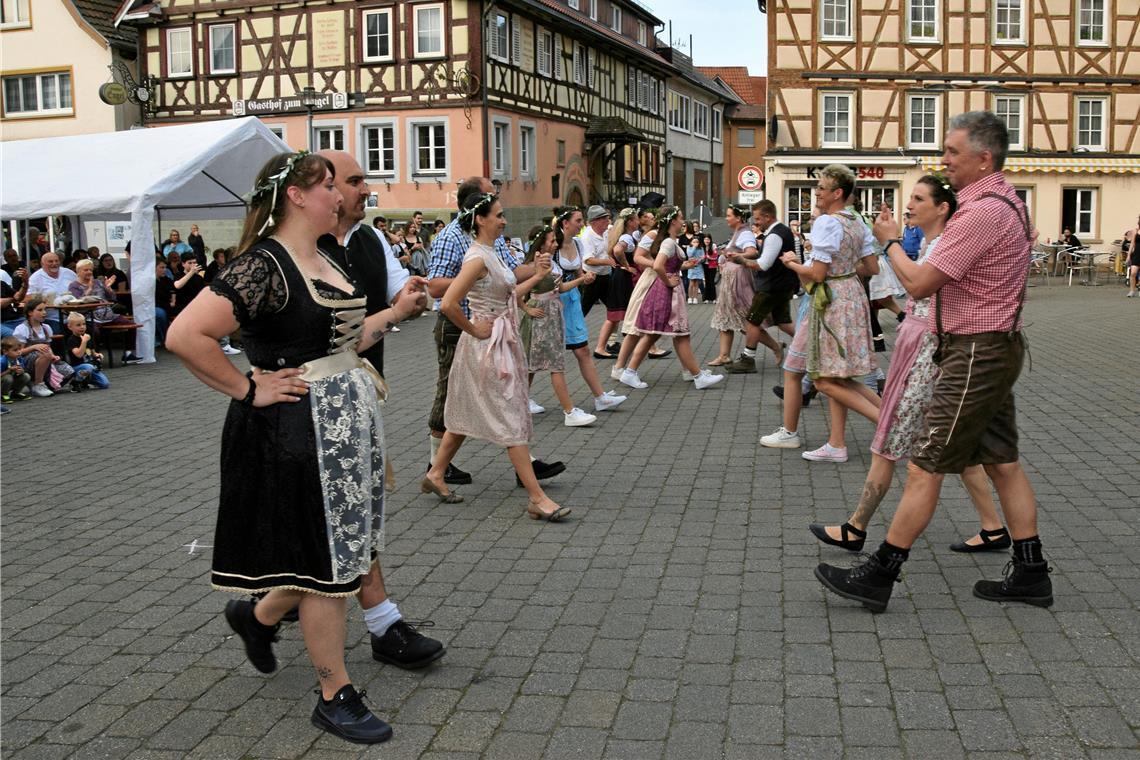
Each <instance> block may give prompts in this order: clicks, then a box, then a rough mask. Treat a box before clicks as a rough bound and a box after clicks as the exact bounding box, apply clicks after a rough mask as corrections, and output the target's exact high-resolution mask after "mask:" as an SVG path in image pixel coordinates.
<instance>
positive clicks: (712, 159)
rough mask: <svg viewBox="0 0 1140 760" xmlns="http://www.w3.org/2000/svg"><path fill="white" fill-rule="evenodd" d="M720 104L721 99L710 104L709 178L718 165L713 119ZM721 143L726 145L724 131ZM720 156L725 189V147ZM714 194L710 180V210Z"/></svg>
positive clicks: (722, 187) (721, 178)
mask: <svg viewBox="0 0 1140 760" xmlns="http://www.w3.org/2000/svg"><path fill="white" fill-rule="evenodd" d="M718 104H719V101H713V104H712V105H711V106H709V123H708V133H709V178H710V180H711V178H712V173H713V171H712V170H713V167H714V166H716V140H714V139H713V128H712V119H713V115H714V114H715V113H716V107H717V105H718ZM721 114H722V115H723V114H724V109H723V108H722V109H721ZM720 144H721V145H722V146H723V145H724V132H723V131H722V132H721V133H720ZM720 156H721V158H720V184H721V190H723V189H724V151H723V149H722V150H721V154H720ZM712 196H713V194H712V184H711V182H710V184H709V204H708V205H709V209H710V210H712Z"/></svg>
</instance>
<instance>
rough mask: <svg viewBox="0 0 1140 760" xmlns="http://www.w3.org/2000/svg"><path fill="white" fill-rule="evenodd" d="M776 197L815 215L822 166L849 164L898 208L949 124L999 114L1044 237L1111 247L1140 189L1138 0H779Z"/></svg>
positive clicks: (772, 65)
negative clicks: (1065, 235) (1071, 235)
mask: <svg viewBox="0 0 1140 760" xmlns="http://www.w3.org/2000/svg"><path fill="white" fill-rule="evenodd" d="M768 13H769V24H768V41H769V48H768V49H769V53H768V55H769V66H768V68H769V100H768V112H769V137H770V140H769V149H768V154H767V157H766V161H765V163H766V169H767V172H766V173H767V192H768V196H769V197H770V198H772V199H773V200H776V202H777V205H778V206H780V208H781V212H782V213H783V214H784V216H785V217H786V218H799V219H804V220H806V219H807V218H808V216H809V215H810V210H811V204H812V198H811V189H812V187H813V186H814V184H815V181H814V172H815V170H816V169H817V168H818V167H821V166H823V165H825V164H828V163H832V162H839V163H845V164H848V165H850V166H852V167H853V168H855V169H856V170H857V173H858V175H859V177H860V185H861V189H860V191H859V192H860V199H861V201H862V203H863V206H864V208H865V209H874V208H877V207H878V206H879V204H881V203H884V202H885V203H886V204H887V205H888V206H890V207H892V208H893V209H894V211H895V212H896V213H898V212H899V211H900V210H901V209H902V208H903V207H904V206H905V197H904V195H903V194H904V193H906V192H909V190H910V188H911V187H912V186H913V184H914V182H915V180H917V179H918V178H919V177H920V176H921V175H922V173H924V172H925V171H928V170H931V169H936V168H938V167H939V166H940V165H941V142H942V138H943V136H944V134H945V131H946V126H947V124H948V122H949V119H950V118H951V117H952V116H953V115H955V114H957V113H962V112H965V111H970V110H979V109H988V110H992V111H994V112H996V113H998V114H999V115H1001V116H1002V117H1003V118H1004V119H1005V120H1006V122H1007V124H1008V126H1009V129H1010V135H1011V141H1012V145H1011V152H1010V157H1009V160H1008V161H1007V162H1006V173H1007V176H1008V177H1009V179H1010V181H1011V182H1012V183H1013V184H1014V185H1015V186H1016V187H1017V188H1018V190H1019V192H1020V194H1022V195H1023V197H1024V198H1025V199H1026V201H1027V203H1028V206H1029V208H1030V210H1031V212H1032V213H1033V215H1034V218H1035V221H1036V224H1037V226H1038V228H1039V229H1040V232H1041V236H1042V238H1043V239H1044V238H1046V237H1050V236H1051V237H1054V238H1055V237H1057V236H1058V235H1059V234H1060V232H1061V228H1062V227H1063V226H1070V227H1072V228H1073V229H1074V231H1075V232H1076V234H1077V236H1078V237H1080V239H1081V240H1082V241H1084V242H1086V243H1093V244H1099V243H1102V242H1104V243H1111V241H1113V240H1114V239H1117V238H1119V237H1120V236H1121V233H1122V232H1123V231H1124V230H1125V228H1126V227H1127V226H1129V225H1131V224H1134V223H1135V217H1136V202H1135V198H1136V197H1137V196H1138V195H1140V159H1138V158H1137V154H1138V153H1140V129H1138V127H1140V48H1138V45H1140V2H1137V0H1069V1H1067V2H1054V1H1053V0H1049V1H1046V0H1041V1H1040V2H1030V1H1029V0H881V1H879V0H876V2H869V1H868V0H823V1H822V2H813V1H812V0H772V2H770V3H768Z"/></svg>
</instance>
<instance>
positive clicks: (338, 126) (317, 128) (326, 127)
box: [313, 120, 348, 151]
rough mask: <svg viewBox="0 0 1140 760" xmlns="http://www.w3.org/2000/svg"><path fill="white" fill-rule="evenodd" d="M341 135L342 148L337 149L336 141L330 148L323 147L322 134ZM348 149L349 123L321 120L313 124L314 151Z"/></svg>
mask: <svg viewBox="0 0 1140 760" xmlns="http://www.w3.org/2000/svg"><path fill="white" fill-rule="evenodd" d="M334 131H335V132H337V133H339V134H340V147H337V146H336V144H335V141H334V143H333V144H330V145H328V146H324V145H321V140H320V134H321V133H322V132H328V133H333V132H334ZM347 147H348V122H346V121H341V120H336V121H331V120H321V121H318V122H317V123H315V124H313V150H314V151H318V150H345V149H346V148H347Z"/></svg>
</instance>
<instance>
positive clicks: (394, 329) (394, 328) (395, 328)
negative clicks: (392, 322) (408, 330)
mask: <svg viewBox="0 0 1140 760" xmlns="http://www.w3.org/2000/svg"><path fill="white" fill-rule="evenodd" d="M388 332H400V328H399V327H393V328H392V329H391V330H389V331H388Z"/></svg>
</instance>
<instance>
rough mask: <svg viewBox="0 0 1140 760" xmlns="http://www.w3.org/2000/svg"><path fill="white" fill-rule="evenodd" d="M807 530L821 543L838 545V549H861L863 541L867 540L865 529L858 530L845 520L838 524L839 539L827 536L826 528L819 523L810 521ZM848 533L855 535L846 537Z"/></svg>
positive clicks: (850, 550) (853, 550) (855, 550)
mask: <svg viewBox="0 0 1140 760" xmlns="http://www.w3.org/2000/svg"><path fill="white" fill-rule="evenodd" d="M808 530H810V531H811V533H812V535H813V536H815V537H816V538H818V539H819V540H820V541H822V542H823V543H825V544H830V545H831V546H838V547H839V548H840V549H846V550H847V551H849V552H857V551H860V550H862V548H863V542H865V541H866V540H867V531H865V530H859V529H858V528H856V527H855V526H854V525H852V524H851V523H846V522H845V523H843V524H842V525H840V526H839V533H840V535H841V536H842V538H840V539H834V538H832V537H831V536H829V535H828V534H827V528H825V527H824V526H822V525H820V524H819V523H812V524H811V525H809V526H808ZM849 534H850V535H853V536H855V538H848V537H847V536H848V535H849Z"/></svg>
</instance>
